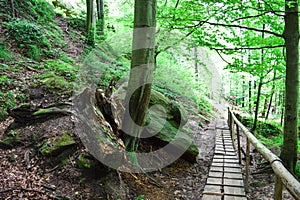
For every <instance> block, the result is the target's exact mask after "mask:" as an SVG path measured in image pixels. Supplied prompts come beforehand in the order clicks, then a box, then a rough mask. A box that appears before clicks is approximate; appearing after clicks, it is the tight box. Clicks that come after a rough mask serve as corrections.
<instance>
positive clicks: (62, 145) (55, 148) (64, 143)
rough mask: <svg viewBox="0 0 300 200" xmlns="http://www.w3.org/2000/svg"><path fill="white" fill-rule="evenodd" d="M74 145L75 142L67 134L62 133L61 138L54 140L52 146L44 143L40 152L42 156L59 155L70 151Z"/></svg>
mask: <svg viewBox="0 0 300 200" xmlns="http://www.w3.org/2000/svg"><path fill="white" fill-rule="evenodd" d="M75 144H76V142H75V140H74V139H73V137H72V136H71V134H70V133H69V132H62V134H61V136H59V137H57V138H55V139H54V140H53V143H52V144H49V142H44V144H43V146H42V147H41V148H40V151H41V153H42V154H44V155H52V156H55V155H59V154H60V153H62V152H63V151H65V150H67V149H70V148H71V147H73V146H74V145H75Z"/></svg>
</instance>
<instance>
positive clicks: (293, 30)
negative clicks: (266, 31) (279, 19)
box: [281, 0, 299, 173]
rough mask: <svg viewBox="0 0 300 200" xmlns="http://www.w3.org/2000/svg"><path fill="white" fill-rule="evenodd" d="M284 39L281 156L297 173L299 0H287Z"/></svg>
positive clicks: (286, 164)
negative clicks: (284, 59) (283, 103)
mask: <svg viewBox="0 0 300 200" xmlns="http://www.w3.org/2000/svg"><path fill="white" fill-rule="evenodd" d="M284 20H285V29H284V39H285V47H286V78H285V116H284V137H283V146H282V151H281V158H282V160H283V162H284V164H285V166H286V167H287V168H288V170H290V172H292V173H295V168H296V163H297V154H298V152H297V143H298V130H297V129H298V127H297V122H298V114H297V112H298V98H299V47H298V46H299V18H298V1H295V0H286V1H285V18H284Z"/></svg>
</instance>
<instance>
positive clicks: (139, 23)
mask: <svg viewBox="0 0 300 200" xmlns="http://www.w3.org/2000/svg"><path fill="white" fill-rule="evenodd" d="M155 26H156V0H135V4H134V32H133V42H132V58H131V69H130V77H129V82H128V88H127V93H126V98H125V109H126V110H125V114H124V119H123V124H122V125H123V127H122V130H123V131H124V132H125V133H126V135H125V134H124V140H125V146H126V150H127V151H129V152H133V153H134V152H135V151H136V150H137V148H138V144H139V136H140V134H141V131H142V130H143V126H144V121H145V116H146V113H147V109H148V104H149V101H150V92H151V84H152V79H153V71H154V41H155Z"/></svg>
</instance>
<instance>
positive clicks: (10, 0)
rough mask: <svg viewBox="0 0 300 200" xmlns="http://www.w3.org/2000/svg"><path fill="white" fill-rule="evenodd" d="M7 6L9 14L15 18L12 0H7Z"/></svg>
mask: <svg viewBox="0 0 300 200" xmlns="http://www.w3.org/2000/svg"><path fill="white" fill-rule="evenodd" d="M9 6H10V10H11V16H12V17H13V18H15V6H14V0H9Z"/></svg>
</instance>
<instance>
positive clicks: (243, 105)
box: [242, 76, 246, 108]
mask: <svg viewBox="0 0 300 200" xmlns="http://www.w3.org/2000/svg"><path fill="white" fill-rule="evenodd" d="M242 79H243V85H242V90H243V91H242V107H243V108H244V107H245V84H246V82H245V77H244V76H243V77H242Z"/></svg>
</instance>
